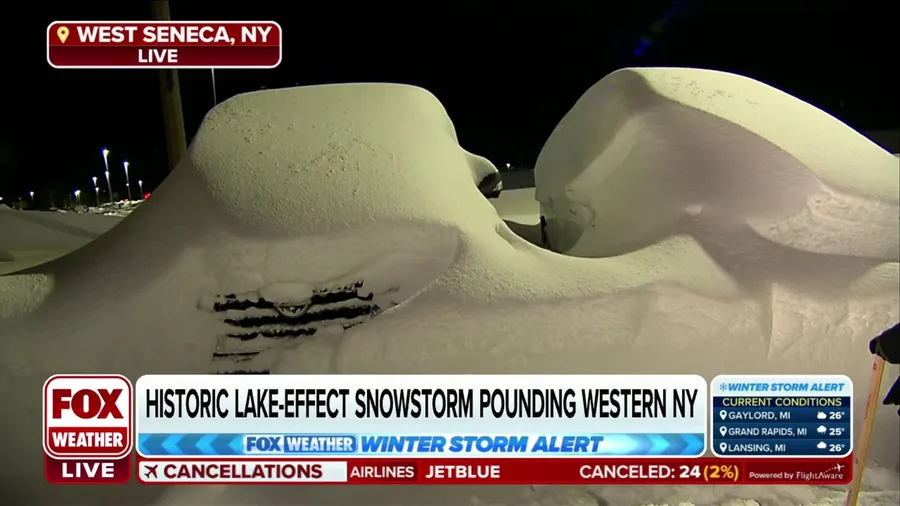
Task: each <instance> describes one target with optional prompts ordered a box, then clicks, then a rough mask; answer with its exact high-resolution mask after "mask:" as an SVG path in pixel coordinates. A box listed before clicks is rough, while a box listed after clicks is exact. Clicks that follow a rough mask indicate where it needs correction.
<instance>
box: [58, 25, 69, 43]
mask: <svg viewBox="0 0 900 506" xmlns="http://www.w3.org/2000/svg"><path fill="white" fill-rule="evenodd" d="M56 36H57V37H59V41H60V42H62V43H63V44H65V43H66V39H68V38H69V29H68V28H66V27H65V26H60V27H59V28H57V29H56Z"/></svg>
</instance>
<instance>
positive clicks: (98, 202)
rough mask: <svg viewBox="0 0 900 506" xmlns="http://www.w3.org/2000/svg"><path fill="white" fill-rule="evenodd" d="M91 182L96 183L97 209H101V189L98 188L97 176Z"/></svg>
mask: <svg viewBox="0 0 900 506" xmlns="http://www.w3.org/2000/svg"><path fill="white" fill-rule="evenodd" d="M91 181H93V182H94V195H96V196H97V207H100V187H99V186H97V176H93V177H92V178H91Z"/></svg>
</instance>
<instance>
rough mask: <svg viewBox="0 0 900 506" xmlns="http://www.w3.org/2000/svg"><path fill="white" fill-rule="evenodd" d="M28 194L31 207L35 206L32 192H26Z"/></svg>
mask: <svg viewBox="0 0 900 506" xmlns="http://www.w3.org/2000/svg"><path fill="white" fill-rule="evenodd" d="M28 195H29V196H30V197H31V207H37V204H35V203H34V192H28Z"/></svg>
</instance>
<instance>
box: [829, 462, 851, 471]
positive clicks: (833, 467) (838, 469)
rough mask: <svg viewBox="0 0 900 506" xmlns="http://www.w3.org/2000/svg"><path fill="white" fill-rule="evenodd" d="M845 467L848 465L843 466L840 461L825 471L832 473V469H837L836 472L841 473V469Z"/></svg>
mask: <svg viewBox="0 0 900 506" xmlns="http://www.w3.org/2000/svg"><path fill="white" fill-rule="evenodd" d="M845 467H847V466H842V465H841V464H840V463H838V464H835V465H834V466H832V467H831V468H830V469H827V470H825V472H826V473H830V472H832V471H835V472H838V473H839V472H841V469H843V468H845Z"/></svg>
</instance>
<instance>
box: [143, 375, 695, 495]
mask: <svg viewBox="0 0 900 506" xmlns="http://www.w3.org/2000/svg"><path fill="white" fill-rule="evenodd" d="M135 391H136V396H137V397H136V399H137V413H136V417H137V418H136V438H137V439H136V448H137V453H138V460H137V462H138V464H137V469H138V470H137V478H138V480H139V481H141V482H143V483H166V484H176V483H180V484H205V483H216V484H222V483H236V484H237V483H240V484H259V483H359V484H363V483H366V484H416V483H421V484H428V483H432V484H453V483H496V484H501V483H556V482H559V483H563V482H578V481H582V480H584V476H591V475H593V474H594V473H595V472H596V473H600V474H603V473H605V472H606V471H604V470H603V467H602V466H597V467H596V470H595V467H594V464H596V463H597V459H598V458H604V457H606V458H608V457H618V458H623V457H628V458H641V457H643V458H648V457H651V458H660V457H698V456H701V455H703V454H704V452H705V451H706V429H707V420H708V411H707V402H708V401H707V399H708V397H707V395H708V394H707V384H706V381H705V380H704V379H703V378H702V377H700V376H576V375H556V376H513V375H490V376H475V375H465V376H462V375H460V376H431V375H418V376H393V375H374V376H349V375H346V376H345V375H322V376H289V375H283V376H282V375H279V376H256V375H254V376H232V375H228V376H144V377H142V378H140V379H139V380H138V381H137V383H136V387H135ZM666 472H668V470H667V471H666ZM650 478H651V476H650V475H648V476H647V477H646V478H645V479H648V480H649V479H650Z"/></svg>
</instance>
